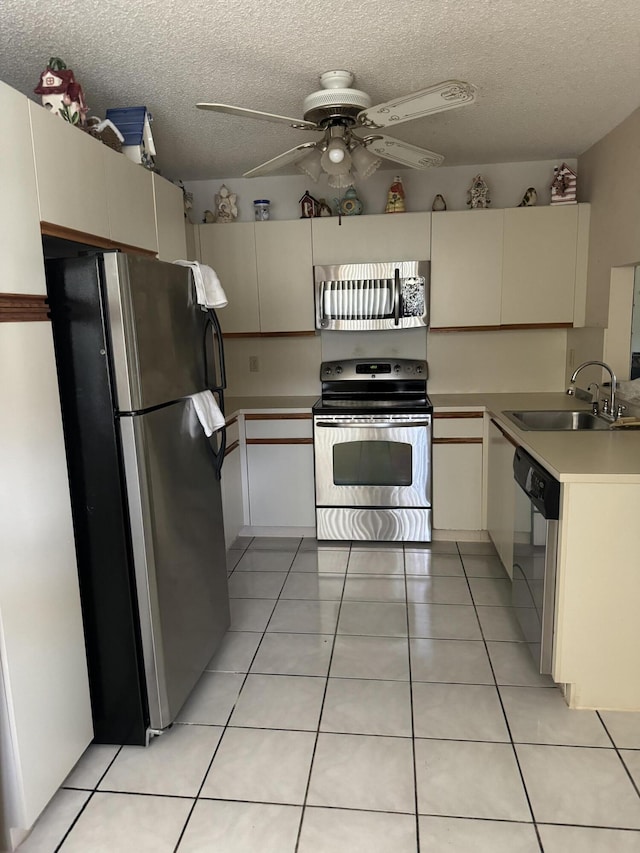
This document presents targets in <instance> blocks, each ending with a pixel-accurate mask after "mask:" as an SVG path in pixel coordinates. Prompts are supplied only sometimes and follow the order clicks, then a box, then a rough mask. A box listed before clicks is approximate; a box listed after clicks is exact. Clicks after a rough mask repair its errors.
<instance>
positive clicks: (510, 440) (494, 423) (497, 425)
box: [491, 418, 520, 447]
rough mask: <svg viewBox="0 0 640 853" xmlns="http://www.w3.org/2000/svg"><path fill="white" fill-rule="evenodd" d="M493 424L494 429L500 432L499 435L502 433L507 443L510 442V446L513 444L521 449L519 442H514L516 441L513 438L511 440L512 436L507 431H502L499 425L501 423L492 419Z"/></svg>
mask: <svg viewBox="0 0 640 853" xmlns="http://www.w3.org/2000/svg"><path fill="white" fill-rule="evenodd" d="M491 423H492V424H493V425H494V427H495V428H496V429H497V430H498V432H499V433H502V435H503V436H504V437H505V438H506V439H507V441H508V442H509V444H512V445H513V446H514V447H519V446H520V445H519V444H518V442H517V441H514V439H513V438H511V436H510V435H509V433H507V432H505V431H504V430H503V429H502V427H501V426H500V424H499V423H497V422H496V421H494V419H493V418H491Z"/></svg>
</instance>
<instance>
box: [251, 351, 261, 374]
mask: <svg viewBox="0 0 640 853" xmlns="http://www.w3.org/2000/svg"><path fill="white" fill-rule="evenodd" d="M259 371H260V362H259V361H258V356H257V355H250V356H249V372H250V373H258V372H259Z"/></svg>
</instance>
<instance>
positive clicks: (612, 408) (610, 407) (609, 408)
mask: <svg viewBox="0 0 640 853" xmlns="http://www.w3.org/2000/svg"><path fill="white" fill-rule="evenodd" d="M590 365H596V366H597V367H602V368H603V369H604V370H607V371H608V372H609V375H610V376H611V396H610V399H609V400H605V401H604V403H603V404H602V411H601V412H600V413H599V414H601V415H602V416H603V417H605V418H606V419H607V420H611V421H615V420H617V419H618V418H619V417H620V415H621V414H622V412H623V411H624V409H625V407H624V406H618V404H617V401H616V390H617V380H616V375H615V373H614V372H613V370H612V369H611V368H610V367H609V365H608V364H605V362H604V361H583V362H582V364H579V365H578V367H576V369H575V370H574V371H573V375H572V376H571V380H570V382H571V384H570V385H569V387H568V388H567V394H569V395H571V396H573V395H575V393H576V388H575V382H576V377H577V375H578V373H580V371H581V370H582V368H583V367H589V366H590ZM594 384H597V383H594ZM589 387H591V386H589ZM599 390H600V389H598V392H599ZM598 396H599V393H598ZM596 405H597V402H596Z"/></svg>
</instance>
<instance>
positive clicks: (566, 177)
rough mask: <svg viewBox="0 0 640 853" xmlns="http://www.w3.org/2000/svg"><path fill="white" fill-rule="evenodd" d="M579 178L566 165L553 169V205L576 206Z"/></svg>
mask: <svg viewBox="0 0 640 853" xmlns="http://www.w3.org/2000/svg"><path fill="white" fill-rule="evenodd" d="M577 180H578V179H577V176H576V173H575V172H574V171H573V169H570V168H569V167H568V166H567V164H566V163H563V164H562V166H554V167H553V182H552V184H551V204H575V203H576V201H577V199H576V184H577Z"/></svg>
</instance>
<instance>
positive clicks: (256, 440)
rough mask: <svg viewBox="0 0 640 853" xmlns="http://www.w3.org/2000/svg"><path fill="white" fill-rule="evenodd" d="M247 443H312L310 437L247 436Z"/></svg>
mask: <svg viewBox="0 0 640 853" xmlns="http://www.w3.org/2000/svg"><path fill="white" fill-rule="evenodd" d="M247 444H313V439H312V438H248V439H247Z"/></svg>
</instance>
